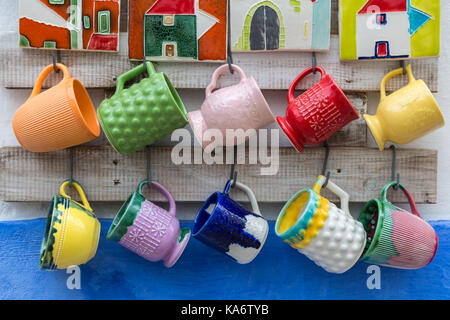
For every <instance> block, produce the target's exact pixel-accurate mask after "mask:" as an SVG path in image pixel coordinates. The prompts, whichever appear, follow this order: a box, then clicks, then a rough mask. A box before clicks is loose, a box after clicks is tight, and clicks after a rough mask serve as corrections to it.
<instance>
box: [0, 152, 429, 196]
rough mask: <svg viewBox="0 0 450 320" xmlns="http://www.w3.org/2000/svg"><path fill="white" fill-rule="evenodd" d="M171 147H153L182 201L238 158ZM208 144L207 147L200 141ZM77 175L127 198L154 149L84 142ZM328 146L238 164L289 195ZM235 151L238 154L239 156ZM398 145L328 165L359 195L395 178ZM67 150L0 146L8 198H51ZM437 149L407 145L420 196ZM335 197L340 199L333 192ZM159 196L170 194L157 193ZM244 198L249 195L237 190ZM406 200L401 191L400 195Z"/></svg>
mask: <svg viewBox="0 0 450 320" xmlns="http://www.w3.org/2000/svg"><path fill="white" fill-rule="evenodd" d="M171 150H172V148H170V147H154V148H152V174H153V178H154V179H155V180H157V181H159V182H160V183H162V184H163V185H165V186H166V187H167V188H168V189H169V190H170V191H171V192H172V194H173V195H174V197H175V199H177V200H178V201H204V200H205V199H206V198H207V197H208V196H209V195H210V194H211V193H212V192H214V191H216V190H220V189H221V188H223V186H224V183H225V181H226V179H227V178H228V177H229V170H230V165H206V164H198V165H195V164H183V165H175V164H173V162H172V160H171ZM198 150H199V151H200V149H198ZM74 154H75V155H74V172H73V176H74V178H75V179H77V180H78V181H79V182H80V183H81V184H82V185H83V186H84V187H85V189H86V191H87V193H88V197H89V199H90V200H91V201H124V200H125V199H126V198H127V196H128V195H129V194H130V193H131V192H133V191H134V189H135V188H136V186H137V184H138V183H139V181H141V179H143V178H144V177H145V176H146V155H145V152H139V153H137V154H134V155H132V156H123V155H120V154H118V153H117V152H115V151H114V150H113V149H112V148H111V147H77V148H76V149H75V152H74ZM324 156H325V149H324V148H314V149H307V150H306V151H305V152H304V153H302V154H299V153H298V152H296V151H295V150H294V149H293V148H280V149H279V170H278V173H277V174H276V175H267V176H263V175H261V170H260V169H261V166H260V165H248V163H249V161H248V153H247V159H246V161H245V163H246V164H241V165H237V166H236V168H237V171H238V173H239V178H238V179H239V180H240V181H241V182H243V183H245V184H247V185H249V186H250V187H251V188H252V189H253V190H254V192H255V194H256V196H257V198H258V200H259V201H261V202H284V201H286V200H287V199H288V198H289V197H290V196H291V195H292V194H293V193H295V192H296V191H298V190H299V189H300V188H303V187H309V186H311V184H312V183H313V182H314V181H315V179H316V176H317V175H318V173H319V172H320V171H321V169H322V164H323V160H324ZM231 159H232V157H231ZM391 161H392V153H391V152H389V151H385V152H380V151H379V150H376V149H369V148H350V147H342V148H332V149H331V152H330V158H329V165H328V169H329V170H330V171H331V177H332V180H333V181H334V182H336V183H337V184H338V185H340V186H341V187H342V188H343V189H344V190H346V191H347V192H348V193H349V194H350V196H351V201H353V202H366V201H367V200H369V199H372V198H375V197H379V194H380V192H381V189H382V188H383V186H384V185H385V183H386V182H389V181H390V179H391ZM68 166H69V153H68V151H67V150H63V151H57V152H51V153H44V154H41V153H31V152H27V151H25V150H23V149H22V148H17V147H15V148H13V147H5V148H1V149H0V199H1V200H5V201H48V200H49V199H50V198H51V196H52V195H53V194H55V193H56V192H57V191H58V186H59V184H60V183H61V182H62V180H64V179H66V178H67V177H68V175H69V173H68ZM436 168H437V151H435V150H418V149H400V150H398V152H397V171H398V173H400V175H401V181H402V182H403V183H404V184H405V185H407V186H408V187H409V188H410V191H411V192H412V194H413V196H414V198H415V199H416V201H417V202H418V203H435V202H436V192H437V190H436V189H437V169H436ZM327 196H329V197H330V199H331V200H336V199H335V197H334V196H330V195H329V194H327ZM151 199H154V200H162V198H161V197H160V196H156V195H154V194H152V195H151ZM236 199H238V200H245V196H243V195H241V194H239V193H238V194H236ZM393 199H394V200H396V201H400V200H401V201H405V199H404V197H403V196H402V195H400V194H399V193H397V194H395V196H394V197H393Z"/></svg>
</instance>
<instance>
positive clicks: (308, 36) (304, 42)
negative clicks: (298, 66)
mask: <svg viewBox="0 0 450 320" xmlns="http://www.w3.org/2000/svg"><path fill="white" fill-rule="evenodd" d="M330 22H331V1H330V0H315V1H300V0H293V1H286V0H271V1H261V0H231V44H230V45H231V47H232V49H233V50H234V51H273V50H295V51H304V50H307V51H311V50H313V51H324V50H328V49H329V46H330V25H331V23H330Z"/></svg>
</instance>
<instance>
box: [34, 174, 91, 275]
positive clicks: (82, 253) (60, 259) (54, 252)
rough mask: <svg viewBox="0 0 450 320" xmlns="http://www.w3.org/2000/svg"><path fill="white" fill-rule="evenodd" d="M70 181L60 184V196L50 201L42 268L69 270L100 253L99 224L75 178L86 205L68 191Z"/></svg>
mask: <svg viewBox="0 0 450 320" xmlns="http://www.w3.org/2000/svg"><path fill="white" fill-rule="evenodd" d="M68 185H69V181H65V182H64V183H63V184H62V185H61V187H60V190H59V192H60V195H56V196H55V197H53V200H52V202H51V205H50V208H49V211H48V218H47V223H46V226H45V232H44V238H43V240H42V245H41V253H40V258H39V266H40V268H41V269H49V270H55V269H66V268H68V267H70V266H75V265H80V264H84V263H86V262H88V261H89V260H91V259H92V258H93V257H94V256H95V253H96V252H97V246H98V240H99V237H100V223H99V221H98V219H97V218H96V216H95V215H94V213H93V212H92V208H91V206H90V205H89V202H88V200H87V198H86V195H85V193H84V191H83V189H82V188H81V186H80V185H79V184H78V183H77V182H75V181H73V183H72V185H73V186H74V187H75V189H76V190H77V191H78V193H79V194H80V197H81V201H82V203H83V204H80V203H78V202H76V201H74V200H72V199H71V198H70V197H69V196H68V195H67V194H66V192H65V189H66V188H67V186H68Z"/></svg>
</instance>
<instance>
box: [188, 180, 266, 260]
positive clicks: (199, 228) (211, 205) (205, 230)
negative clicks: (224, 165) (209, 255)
mask: <svg viewBox="0 0 450 320" xmlns="http://www.w3.org/2000/svg"><path fill="white" fill-rule="evenodd" d="M232 183H233V181H232V180H230V181H228V183H227V185H226V187H225V191H224V192H223V193H222V192H216V193H214V194H212V195H211V196H210V197H209V198H208V200H206V202H205V203H204V204H203V206H202V208H201V209H200V211H199V212H198V215H197V217H196V219H195V222H194V228H193V232H192V233H193V236H194V238H196V239H197V240H200V241H201V242H203V243H204V244H206V245H208V246H210V247H211V248H213V249H216V250H217V251H219V252H222V253H224V254H226V255H227V256H228V257H230V258H232V259H233V260H235V261H236V262H237V263H240V264H247V263H250V262H252V261H253V259H255V258H256V256H257V255H258V254H259V252H260V251H261V249H262V247H263V246H264V242H265V241H266V238H267V234H268V232H269V225H268V223H267V221H266V220H265V219H264V218H263V217H262V216H261V213H260V211H259V206H258V202H257V201H256V197H255V195H254V194H253V192H252V190H251V189H250V188H249V187H247V186H246V185H244V184H242V183H240V182H236V187H237V188H238V189H240V190H242V191H244V192H245V193H246V194H247V196H248V198H249V200H250V203H251V206H252V212H250V211H248V210H247V209H245V208H244V207H242V206H241V205H240V204H238V203H237V202H235V201H234V200H232V199H231V198H230V196H229V192H230V188H231V185H232Z"/></svg>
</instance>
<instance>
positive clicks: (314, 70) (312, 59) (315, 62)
mask: <svg viewBox="0 0 450 320" xmlns="http://www.w3.org/2000/svg"><path fill="white" fill-rule="evenodd" d="M311 66H312V72H313V74H316V72H317V70H316V66H317V57H316V53H315V52H313V53H312V57H311Z"/></svg>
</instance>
